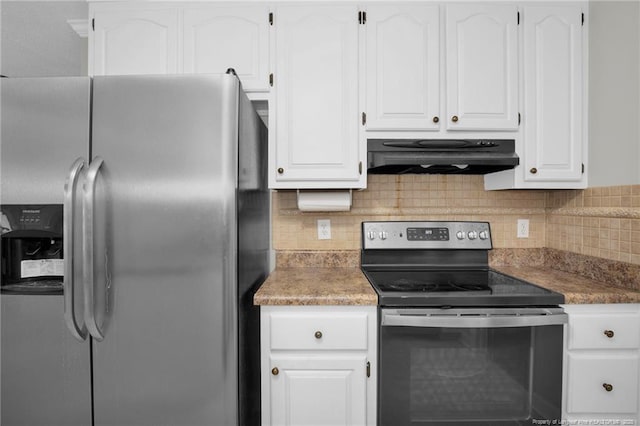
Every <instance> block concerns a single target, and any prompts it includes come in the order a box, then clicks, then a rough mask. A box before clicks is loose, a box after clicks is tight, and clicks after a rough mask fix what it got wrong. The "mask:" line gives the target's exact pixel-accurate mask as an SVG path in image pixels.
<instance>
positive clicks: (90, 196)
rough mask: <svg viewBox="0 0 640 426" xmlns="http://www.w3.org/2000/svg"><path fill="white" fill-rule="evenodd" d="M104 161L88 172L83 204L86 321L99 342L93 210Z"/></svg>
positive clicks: (98, 160)
mask: <svg viewBox="0 0 640 426" xmlns="http://www.w3.org/2000/svg"><path fill="white" fill-rule="evenodd" d="M103 162H104V161H103V160H102V158H100V157H96V158H94V159H93V161H92V162H91V165H90V166H89V170H88V171H87V179H86V181H85V186H84V198H83V202H82V212H83V215H82V230H83V236H84V239H83V246H82V252H83V253H82V254H83V256H82V257H83V272H84V321H85V323H86V325H87V328H88V329H89V333H91V336H93V338H94V339H96V340H97V341H99V342H100V341H102V340H103V339H104V334H103V333H102V331H101V330H100V327H98V324H97V322H96V315H95V297H94V279H93V266H94V264H93V210H94V209H93V208H94V203H95V189H96V180H97V178H98V172H99V170H100V167H102V163H103Z"/></svg>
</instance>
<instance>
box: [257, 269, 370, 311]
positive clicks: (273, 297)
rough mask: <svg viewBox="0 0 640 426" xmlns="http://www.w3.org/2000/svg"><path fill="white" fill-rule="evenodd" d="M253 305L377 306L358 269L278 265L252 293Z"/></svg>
mask: <svg viewBox="0 0 640 426" xmlns="http://www.w3.org/2000/svg"><path fill="white" fill-rule="evenodd" d="M253 304H254V305H374V306H375V305H377V304H378V295H377V294H376V292H375V290H374V289H373V288H372V287H371V285H370V284H369V281H368V280H367V278H366V277H365V276H364V274H363V273H362V271H361V270H360V268H354V267H317V268H314V267H312V268H305V267H293V268H278V269H276V270H275V271H274V272H272V273H271V274H270V275H269V277H268V278H267V280H266V281H265V282H264V283H263V284H262V286H261V287H260V288H259V289H258V291H257V292H256V294H255V295H254V296H253Z"/></svg>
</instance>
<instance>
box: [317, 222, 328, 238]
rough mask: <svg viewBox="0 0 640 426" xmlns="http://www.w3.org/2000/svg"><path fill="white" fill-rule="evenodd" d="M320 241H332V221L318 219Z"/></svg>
mask: <svg viewBox="0 0 640 426" xmlns="http://www.w3.org/2000/svg"><path fill="white" fill-rule="evenodd" d="M318 239H319V240H330V239H331V219H318Z"/></svg>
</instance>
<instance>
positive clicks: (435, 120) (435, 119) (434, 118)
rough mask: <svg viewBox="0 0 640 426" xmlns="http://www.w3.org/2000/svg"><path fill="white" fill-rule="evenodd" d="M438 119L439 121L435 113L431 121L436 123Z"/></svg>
mask: <svg viewBox="0 0 640 426" xmlns="http://www.w3.org/2000/svg"><path fill="white" fill-rule="evenodd" d="M438 121H440V118H439V117H438V116H437V115H436V116H435V117H433V122H434V123H437V122H438Z"/></svg>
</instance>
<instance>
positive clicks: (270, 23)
mask: <svg viewBox="0 0 640 426" xmlns="http://www.w3.org/2000/svg"><path fill="white" fill-rule="evenodd" d="M269 25H273V12H269Z"/></svg>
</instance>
